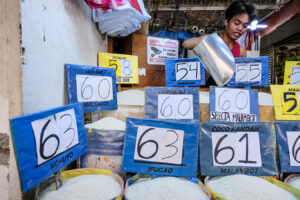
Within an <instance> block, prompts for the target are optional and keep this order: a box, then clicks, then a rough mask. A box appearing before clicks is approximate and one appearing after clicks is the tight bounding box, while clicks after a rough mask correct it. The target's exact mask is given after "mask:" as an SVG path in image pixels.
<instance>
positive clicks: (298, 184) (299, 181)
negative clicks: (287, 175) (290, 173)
mask: <svg viewBox="0 0 300 200" xmlns="http://www.w3.org/2000/svg"><path fill="white" fill-rule="evenodd" d="M289 184H290V185H291V186H293V187H295V188H297V189H298V190H300V176H298V177H295V178H293V179H291V181H290V182H289Z"/></svg>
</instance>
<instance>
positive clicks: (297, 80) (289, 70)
mask: <svg viewBox="0 0 300 200" xmlns="http://www.w3.org/2000/svg"><path fill="white" fill-rule="evenodd" d="M283 84H284V85H288V84H291V85H300V62H299V61H286V62H285V70H284V79H283Z"/></svg>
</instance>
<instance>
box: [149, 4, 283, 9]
mask: <svg viewBox="0 0 300 200" xmlns="http://www.w3.org/2000/svg"><path fill="white" fill-rule="evenodd" d="M227 7H228V6H196V5H195V6H193V5H191V6H179V8H178V10H179V11H201V10H210V11H215V10H226V9H227ZM255 8H256V9H257V10H277V9H279V8H280V5H278V4H275V5H257V4H256V5H255ZM150 10H151V11H154V10H156V9H155V8H150ZM157 10H158V11H176V10H177V9H176V7H175V6H159V7H158V8H157Z"/></svg>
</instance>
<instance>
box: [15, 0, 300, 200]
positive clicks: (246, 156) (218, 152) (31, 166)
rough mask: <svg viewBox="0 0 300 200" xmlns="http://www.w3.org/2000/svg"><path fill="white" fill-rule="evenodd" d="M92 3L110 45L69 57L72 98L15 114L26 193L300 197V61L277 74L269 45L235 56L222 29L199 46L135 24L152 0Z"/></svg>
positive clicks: (106, 199) (137, 199)
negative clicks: (77, 59)
mask: <svg viewBox="0 0 300 200" xmlns="http://www.w3.org/2000/svg"><path fill="white" fill-rule="evenodd" d="M87 3H88V5H89V7H90V8H91V9H93V11H92V17H93V18H92V19H93V21H94V22H95V23H97V25H98V28H99V31H100V32H101V33H102V34H107V35H108V36H110V38H109V39H108V44H107V46H108V48H107V52H105V51H99V52H94V53H95V55H94V56H95V57H97V66H91V65H85V64H71V63H65V65H64V78H65V82H64V86H65V88H66V97H67V104H66V105H63V106H59V107H55V108H51V109H44V110H41V111H39V112H34V113H31V114H26V115H22V116H19V117H14V118H12V119H10V123H11V132H12V139H13V145H14V149H15V153H16V159H17V166H18V171H19V176H20V184H21V188H22V192H23V194H26V193H28V192H29V191H31V192H32V191H33V192H34V197H33V198H34V199H36V200H54V199H55V200H60V199H61V200H68V199H72V200H77V199H78V200H79V199H86V200H96V199H97V200H100V199H101V200H102V199H103V200H110V199H116V200H121V199H125V200H144V199H145V200H148V199H149V200H150V199H151V200H164V199H178V200H182V199H188V200H193V199H195V200H196V199H198V200H202V199H203V200H204V199H206V200H208V199H227V200H231V199H249V200H250V199H300V186H299V185H300V184H299V183H300V181H299V180H300V178H299V174H298V173H299V172H300V155H299V150H300V142H299V138H300V122H299V120H300V95H299V93H300V86H299V83H300V81H299V80H300V73H299V72H300V61H298V60H293V61H286V62H285V70H284V71H285V74H284V80H283V84H273V83H271V82H270V80H271V77H270V76H271V74H272V73H271V72H270V70H271V69H270V67H269V60H270V59H269V57H268V56H248V57H238V58H235V57H234V56H233V54H232V51H231V49H230V48H228V45H227V44H226V43H225V42H224V41H223V39H222V37H221V36H220V34H219V35H218V34H217V33H213V34H209V35H208V36H206V37H205V38H201V40H199V42H197V44H196V45H195V47H193V50H192V51H193V54H192V55H193V56H192V57H191V56H187V54H185V53H183V52H184V51H185V50H184V49H183V46H182V41H180V40H179V39H178V38H177V39H176V38H171V37H169V38H168V37H159V36H153V35H147V34H144V35H142V34H137V33H134V32H135V31H137V30H138V29H140V28H141V24H142V23H145V22H146V21H147V20H149V19H150V17H151V16H150V15H149V14H148V12H147V10H146V9H145V7H144V4H143V1H140V0H136V1H130V2H129V1H122V0H112V1H104V0H102V1H96V0H88V1H87ZM156 9H158V8H156ZM177 11H178V8H177ZM120 16H123V17H121V18H120ZM253 32H255V31H253ZM253 32H252V34H255V33H253ZM197 33H198V31H197ZM200 33H202V32H201V31H200V32H199V34H200ZM128 35H129V36H128ZM125 36H126V37H125ZM252 53H253V52H252ZM250 54H251V53H250ZM190 55H191V54H190ZM209 78H211V79H213V80H214V81H215V84H210V83H209V82H208V80H209ZM72 164H73V165H72ZM67 167H69V168H72V169H68V170H67Z"/></svg>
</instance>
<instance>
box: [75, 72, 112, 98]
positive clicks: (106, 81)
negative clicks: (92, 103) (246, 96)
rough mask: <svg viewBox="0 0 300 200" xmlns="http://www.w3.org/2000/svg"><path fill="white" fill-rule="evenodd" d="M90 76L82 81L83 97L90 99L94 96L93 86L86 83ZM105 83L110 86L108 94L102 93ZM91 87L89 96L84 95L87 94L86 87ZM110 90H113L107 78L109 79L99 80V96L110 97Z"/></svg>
mask: <svg viewBox="0 0 300 200" xmlns="http://www.w3.org/2000/svg"><path fill="white" fill-rule="evenodd" d="M88 78H89V77H86V78H85V79H84V81H83V83H82V85H81V90H80V91H81V97H82V98H83V99H86V100H87V99H90V98H91V97H92V96H93V87H92V86H91V85H88V84H85V82H86V80H87V79H88ZM105 84H106V85H107V86H108V90H107V93H106V94H102V93H103V92H101V86H102V87H103V86H105ZM88 88H89V89H90V91H91V92H90V93H91V94H90V95H89V96H84V94H85V90H86V89H88ZM110 90H111V88H110V84H109V81H108V80H107V79H102V80H101V81H99V84H98V95H99V97H100V98H102V99H107V98H108V97H109V95H110Z"/></svg>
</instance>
